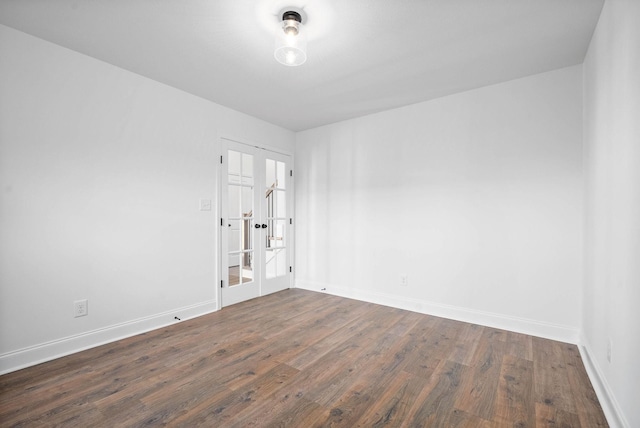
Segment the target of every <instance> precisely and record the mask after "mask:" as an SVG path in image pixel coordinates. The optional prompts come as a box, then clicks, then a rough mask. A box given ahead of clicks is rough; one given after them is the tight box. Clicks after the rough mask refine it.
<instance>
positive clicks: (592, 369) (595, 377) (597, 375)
mask: <svg viewBox="0 0 640 428" xmlns="http://www.w3.org/2000/svg"><path fill="white" fill-rule="evenodd" d="M580 342H581V345H580V346H578V349H579V350H580V355H581V356H582V361H583V362H584V367H585V369H586V370H587V375H589V379H590V380H591V385H593V389H594V390H595V391H596V395H597V396H598V401H600V406H601V407H602V411H603V412H604V415H605V416H606V418H607V422H609V425H610V426H611V427H612V428H629V427H631V425H629V423H628V422H627V420H626V418H625V417H624V413H623V412H622V409H621V408H620V405H619V404H618V401H617V400H616V398H615V396H614V395H613V391H612V390H611V387H610V386H609V383H608V382H607V378H605V377H604V375H603V373H602V370H600V366H599V365H598V362H597V360H596V359H595V358H594V357H593V355H594V354H593V351H592V350H591V346H590V345H589V342H588V341H587V340H586V338H585V337H584V336H582V337H581V338H580Z"/></svg>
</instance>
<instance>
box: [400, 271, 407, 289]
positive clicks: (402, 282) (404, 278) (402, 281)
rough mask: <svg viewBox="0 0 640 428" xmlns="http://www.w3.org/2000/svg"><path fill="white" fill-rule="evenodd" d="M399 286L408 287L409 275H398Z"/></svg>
mask: <svg viewBox="0 0 640 428" xmlns="http://www.w3.org/2000/svg"><path fill="white" fill-rule="evenodd" d="M400 285H401V286H402V287H406V286H407V285H409V275H407V274H406V273H401V274H400Z"/></svg>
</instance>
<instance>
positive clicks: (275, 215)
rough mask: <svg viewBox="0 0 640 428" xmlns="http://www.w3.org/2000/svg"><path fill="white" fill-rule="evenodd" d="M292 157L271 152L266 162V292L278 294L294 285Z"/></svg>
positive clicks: (264, 202) (264, 237) (264, 209)
mask: <svg viewBox="0 0 640 428" xmlns="http://www.w3.org/2000/svg"><path fill="white" fill-rule="evenodd" d="M287 161H288V157H287V156H284V155H279V154H276V153H271V152H267V153H266V158H265V160H264V168H265V170H264V173H265V183H264V184H265V187H264V194H263V195H264V201H263V219H264V221H265V224H266V225H267V228H266V234H265V236H263V241H262V242H263V248H264V255H263V260H264V274H263V275H264V282H265V284H264V286H263V289H265V290H266V292H275V291H279V290H281V289H285V288H288V287H289V285H290V281H289V278H290V275H289V273H290V272H289V266H290V263H289V256H290V254H288V248H287V247H288V239H289V236H288V233H289V224H290V221H289V209H288V205H287V202H288V201H287V191H288V183H287V181H288V178H289V176H290V175H289V171H288V169H287Z"/></svg>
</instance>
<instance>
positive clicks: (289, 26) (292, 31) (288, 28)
mask: <svg viewBox="0 0 640 428" xmlns="http://www.w3.org/2000/svg"><path fill="white" fill-rule="evenodd" d="M283 22H284V25H283V26H282V28H283V30H284V33H285V34H286V35H287V36H297V35H298V32H299V30H298V22H297V21H294V20H293V19H287V20H286V21H283Z"/></svg>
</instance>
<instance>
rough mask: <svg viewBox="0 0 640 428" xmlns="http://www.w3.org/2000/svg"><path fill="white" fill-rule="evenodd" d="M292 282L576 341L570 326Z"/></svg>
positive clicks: (494, 326) (577, 335)
mask: <svg viewBox="0 0 640 428" xmlns="http://www.w3.org/2000/svg"><path fill="white" fill-rule="evenodd" d="M295 285H296V288H302V289H305V290H310V291H318V292H322V293H328V294H333V295H336V296H341V297H347V298H351V299H356V300H362V301H365V302H369V303H376V304H378V305H384V306H391V307H394V308H398V309H405V310H408V311H413V312H419V313H423V314H428V315H434V316H437V317H442V318H448V319H453V320H457V321H464V322H468V323H472V324H479V325H484V326H487V327H493V328H499V329H503V330H509V331H514V332H517V333H523V334H529V335H532V336H538V337H544V338H546V339H553V340H558V341H561V342H567V343H573V344H577V343H578V340H579V334H578V332H579V330H578V329H577V328H574V327H568V326H563V325H556V324H551V323H546V322H542V321H537V320H531V319H526V318H518V317H513V316H509V315H502V314H497V313H492V312H485V311H479V310H476V309H469V308H462V307H459V306H452V305H445V304H442V303H434V302H428V301H426V300H421V299H414V298H411V297H403V296H394V295H391V294H386V293H379V292H374V291H368V290H362V289H356V288H346V287H338V286H334V285H330V284H322V283H317V282H311V281H303V280H296V284H295Z"/></svg>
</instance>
